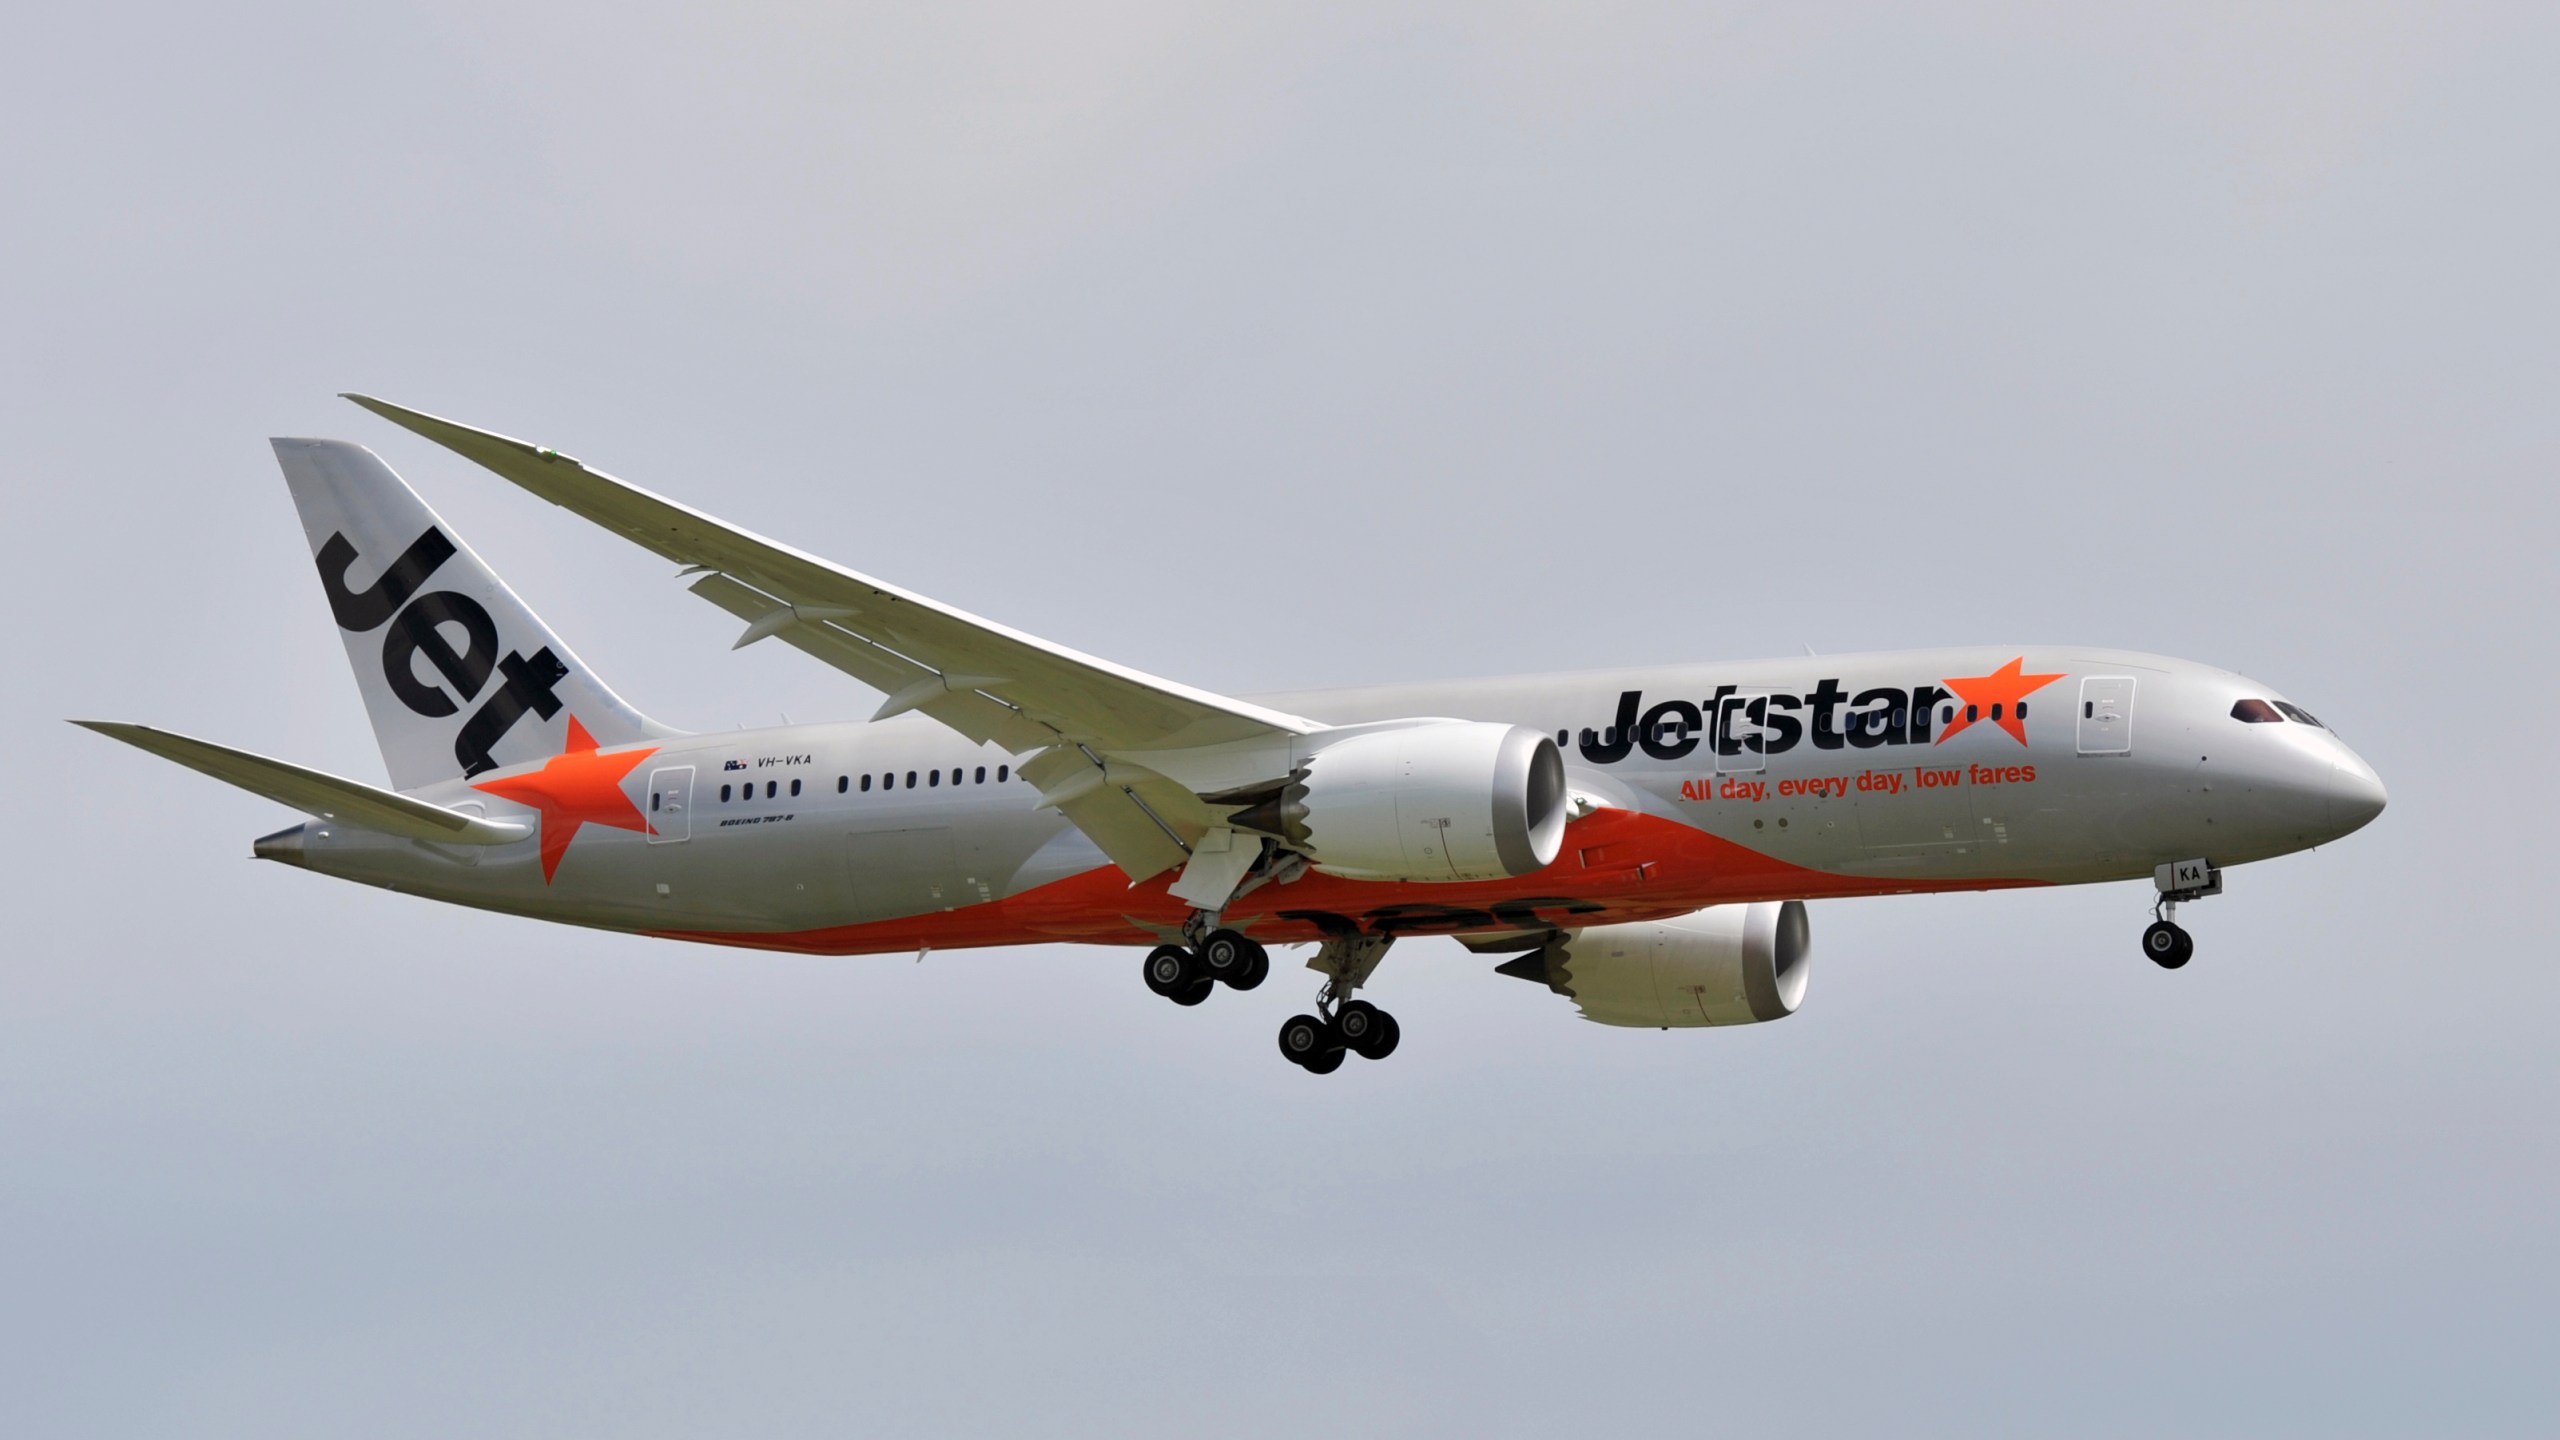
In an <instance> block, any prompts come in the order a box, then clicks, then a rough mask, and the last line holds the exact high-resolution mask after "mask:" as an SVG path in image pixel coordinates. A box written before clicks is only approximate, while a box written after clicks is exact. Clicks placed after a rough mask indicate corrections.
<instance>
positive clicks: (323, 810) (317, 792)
mask: <svg viewBox="0 0 2560 1440" xmlns="http://www.w3.org/2000/svg"><path fill="white" fill-rule="evenodd" d="M71 723H72V724H74V725H77V726H79V727H80V728H82V729H84V730H95V731H97V732H98V733H99V734H101V735H104V736H107V737H108V738H110V739H114V740H121V741H123V742H124V743H126V744H127V745H131V746H133V747H134V748H136V749H139V750H148V751H150V752H151V753H152V754H154V755H157V756H159V757H160V758H161V759H163V760H174V761H176V762H177V763H179V764H181V765H184V766H186V767H187V768H188V769H190V770H194V771H198V772H201V773H203V774H206V775H210V776H212V777H213V778H214V779H216V780H221V781H225V782H227V783H229V784H233V785H237V786H239V787H240V788H241V789H243V790H246V791H248V792H249V793H250V794H252V795H263V796H265V797H266V798H268V799H270V800H274V801H277V802H279V803H281V804H285V805H290V806H292V807H293V808H294V809H296V810H299V811H301V812H302V813H303V814H305V815H316V816H318V817H319V818H321V819H323V820H337V821H342V822H344V823H346V824H349V825H357V826H362V827H363V828H365V829H367V830H379V831H381V832H382V833H384V834H386V835H398V836H401V837H402V838H404V839H409V840H429V841H433V842H435V843H436V844H439V845H504V844H506V843H507V842H508V841H510V840H521V839H523V838H524V837H526V836H527V835H530V834H532V833H533V831H532V829H531V828H530V827H528V826H524V825H518V824H514V823H512V822H509V821H504V820H486V819H482V818H481V817H480V816H477V815H466V814H464V813H462V812H461V811H459V810H448V809H446V808H445V807H444V806H442V805H434V804H430V803H428V802H427V801H424V800H420V799H418V798H416V797H415V796H410V795H403V794H401V793H400V792H399V791H397V790H383V789H379V788H377V787H375V786H372V785H366V784H362V783H360V782H358V781H354V780H345V779H341V778H339V777H338V776H335V775H331V774H329V773H328V772H326V771H323V770H312V769H308V768H305V767H304V766H300V765H294V764H289V763H287V762H285V761H282V760H270V759H268V758H267V757H266V756H264V755H252V754H250V753H249V752H248V751H246V750H234V749H232V748H230V747H229V746H227V745H216V744H214V743H213V742H212V741H209V740H197V739H194V738H192V737H190V736H186V735H177V734H172V733H171V732H169V731H167V730H154V729H152V728H151V727H150V726H148V725H126V724H120V723H118V722H116V721H113V720H74V721H72V722H71Z"/></svg>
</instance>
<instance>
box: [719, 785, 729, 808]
mask: <svg viewBox="0 0 2560 1440" xmlns="http://www.w3.org/2000/svg"><path fill="white" fill-rule="evenodd" d="M720 803H721V804H723V805H726V804H728V803H729V787H728V786H726V785H723V786H721V787H720Z"/></svg>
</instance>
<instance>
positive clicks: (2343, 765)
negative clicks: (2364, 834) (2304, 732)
mask: <svg viewBox="0 0 2560 1440" xmlns="http://www.w3.org/2000/svg"><path fill="white" fill-rule="evenodd" d="M2390 803H2391V794H2390V792H2389V791H2387V790H2385V789H2383V788H2382V777H2381V776H2379V775H2376V774H2374V773H2373V767H2372V766H2370V765H2367V764H2366V763H2364V760H2363V758H2362V757H2360V756H2357V755H2352V754H2350V755H2347V756H2345V757H2344V758H2342V759H2340V760H2338V761H2337V762H2336V763H2335V764H2334V765H2333V766H2332V767H2331V771H2330V778H2329V821H2330V823H2331V824H2333V825H2335V826H2337V827H2338V833H2339V834H2341V835H2347V834H2351V833H2353V832H2355V831H2358V830H2361V829H2363V828H2364V827H2365V826H2367V825H2370V824H2372V823H2373V819H2374V817H2375V816H2377V815H2380V814H2381V813H2382V807H2383V806H2385V805H2388V804H2390Z"/></svg>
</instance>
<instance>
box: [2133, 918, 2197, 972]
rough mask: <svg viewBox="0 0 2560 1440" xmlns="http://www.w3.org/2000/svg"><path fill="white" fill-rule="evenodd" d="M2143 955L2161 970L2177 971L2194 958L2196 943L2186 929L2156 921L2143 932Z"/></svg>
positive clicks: (2163, 921) (2164, 921)
mask: <svg viewBox="0 0 2560 1440" xmlns="http://www.w3.org/2000/svg"><path fill="white" fill-rule="evenodd" d="M2142 953H2143V954H2145V955H2148V956H2150V957H2151V963H2153V964H2155V965H2157V966H2159V967H2160V968H2161V969H2163V970H2175V969H2177V968H2178V967H2179V966H2181V965H2184V964H2186V963H2187V961H2189V960H2190V959H2193V958H2194V956H2195V953H2196V942H2195V940H2194V938H2193V937H2191V936H2189V935H2188V934H2187V932H2186V931H2185V930H2184V929H2181V928H2180V927H2178V926H2176V925H2173V924H2171V923H2170V922H2168V921H2166V920H2156V921H2153V922H2152V924H2151V925H2150V927H2149V928H2147V929H2145V930H2144V931H2143V932H2142Z"/></svg>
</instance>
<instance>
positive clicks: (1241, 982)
mask: <svg viewBox="0 0 2560 1440" xmlns="http://www.w3.org/2000/svg"><path fill="white" fill-rule="evenodd" d="M1270 978H1271V952H1270V951H1268V950H1265V949H1263V948H1262V947H1261V946H1260V945H1255V946H1254V947H1253V964H1252V965H1251V966H1249V967H1248V968H1247V969H1246V970H1245V972H1244V973H1243V974H1241V975H1239V976H1237V977H1236V978H1234V979H1233V980H1230V981H1228V982H1227V983H1228V984H1229V985H1232V986H1234V987H1235V988H1236V989H1238V990H1250V989H1252V988H1254V987H1255V986H1257V985H1260V984H1261V983H1262V982H1263V981H1265V980H1268V979H1270Z"/></svg>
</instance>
